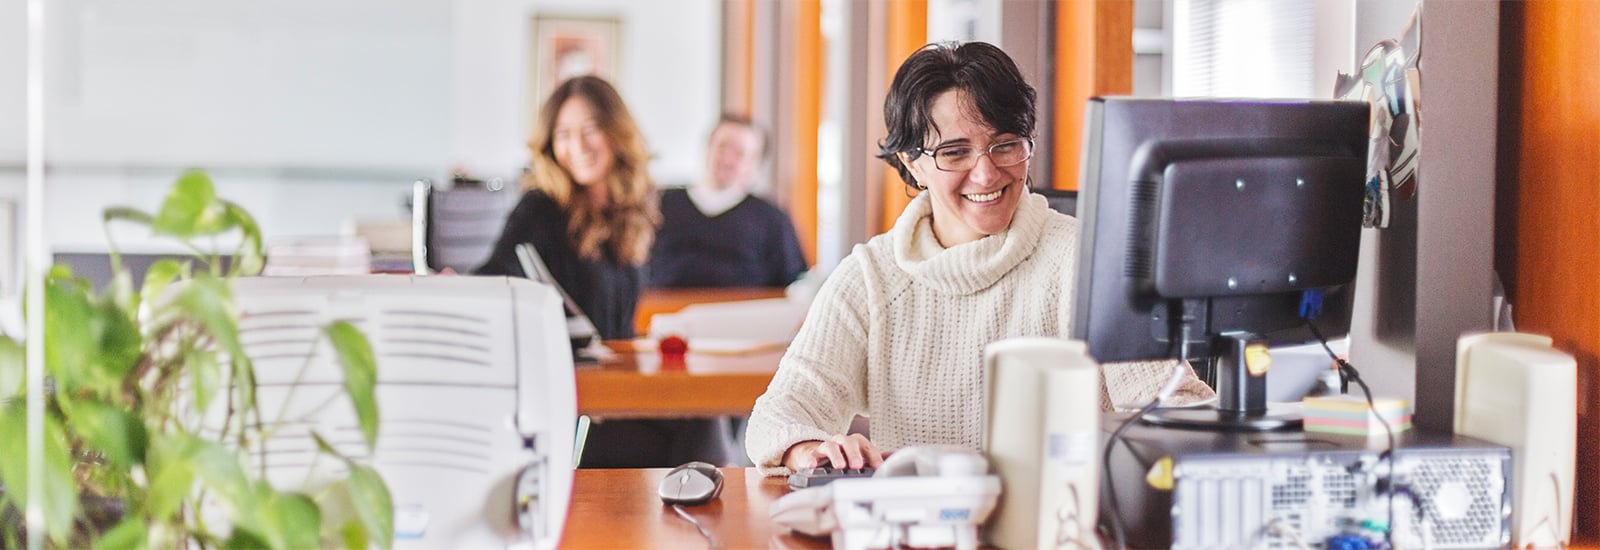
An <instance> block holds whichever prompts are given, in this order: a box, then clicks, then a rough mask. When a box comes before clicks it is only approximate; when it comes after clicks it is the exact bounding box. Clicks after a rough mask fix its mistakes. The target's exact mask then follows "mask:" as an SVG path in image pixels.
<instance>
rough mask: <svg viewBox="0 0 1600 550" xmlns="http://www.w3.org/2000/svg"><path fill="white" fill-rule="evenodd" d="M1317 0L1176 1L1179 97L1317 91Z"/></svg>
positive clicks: (1295, 94) (1290, 95) (1301, 94)
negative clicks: (1314, 74) (1314, 78)
mask: <svg viewBox="0 0 1600 550" xmlns="http://www.w3.org/2000/svg"><path fill="white" fill-rule="evenodd" d="M1314 8H1315V6H1314V5H1313V3H1312V0H1175V3H1174V5H1173V26H1172V33H1173V51H1172V55H1173V59H1172V61H1173V65H1172V93H1173V95H1174V96H1177V97H1208V96H1209V97H1276V98H1309V97H1313V89H1312V88H1313V86H1312V72H1311V71H1312V66H1313V61H1314V59H1313V48H1314V46H1315V28H1314V23H1315V21H1314V20H1313V12H1314Z"/></svg>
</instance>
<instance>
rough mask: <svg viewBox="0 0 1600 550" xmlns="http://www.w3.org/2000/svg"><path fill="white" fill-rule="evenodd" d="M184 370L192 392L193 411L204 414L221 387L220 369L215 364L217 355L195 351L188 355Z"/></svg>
mask: <svg viewBox="0 0 1600 550" xmlns="http://www.w3.org/2000/svg"><path fill="white" fill-rule="evenodd" d="M187 359H188V360H187V361H185V362H184V364H185V366H184V369H185V370H188V371H189V384H190V387H191V388H192V389H193V390H194V406H195V410H197V411H200V412H201V414H204V412H205V411H206V409H208V408H209V407H211V398H212V397H214V396H215V395H216V394H217V388H219V387H221V385H222V367H221V366H220V365H218V364H217V354H216V353H213V352H210V351H201V350H197V351H194V352H191V353H190V354H189V355H188V358H187Z"/></svg>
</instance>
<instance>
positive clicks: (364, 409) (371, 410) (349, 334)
mask: <svg viewBox="0 0 1600 550" xmlns="http://www.w3.org/2000/svg"><path fill="white" fill-rule="evenodd" d="M323 333H324V334H326V335H327V336H328V341H329V342H330V343H332V344H333V349H334V350H335V351H337V352H338V355H339V366H340V367H343V368H344V391H345V393H347V394H349V395H350V403H351V404H353V405H355V409H356V418H357V419H358V420H360V422H361V435H362V436H363V437H365V438H366V440H367V449H369V450H370V449H373V448H374V447H376V446H377V444H378V400H377V397H376V396H375V395H374V392H373V386H374V385H376V384H377V381H378V367H377V363H376V361H375V360H374V359H373V355H372V344H371V343H369V342H368V341H367V335H365V334H362V333H361V329H358V328H356V327H355V325H352V324H350V322H349V321H334V322H332V323H330V324H328V326H327V327H326V328H324V329H323Z"/></svg>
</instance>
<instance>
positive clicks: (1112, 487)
mask: <svg viewBox="0 0 1600 550" xmlns="http://www.w3.org/2000/svg"><path fill="white" fill-rule="evenodd" d="M1159 406H1161V397H1160V396H1157V397H1156V398H1155V399H1151V400H1150V404H1148V405H1145V406H1144V408H1141V409H1139V412H1136V413H1134V414H1133V416H1129V417H1128V418H1127V419H1126V420H1123V421H1122V424H1120V425H1118V426H1117V429H1116V430H1114V431H1112V432H1111V437H1110V438H1108V439H1107V440H1106V449H1105V453H1104V454H1103V455H1102V456H1101V457H1100V460H1101V462H1102V466H1101V469H1100V471H1101V472H1102V475H1104V476H1105V488H1106V493H1107V494H1106V499H1107V501H1108V502H1109V503H1110V508H1109V509H1108V510H1107V513H1106V516H1107V519H1108V520H1109V521H1110V523H1111V533H1112V536H1113V538H1114V539H1115V540H1116V543H1117V545H1116V546H1114V547H1113V548H1117V549H1119V550H1120V549H1123V548H1127V547H1128V539H1127V535H1126V534H1124V533H1123V530H1122V510H1121V509H1120V508H1118V507H1117V483H1116V480H1114V479H1112V476H1111V451H1112V450H1113V449H1116V447H1117V442H1118V441H1121V440H1122V433H1123V432H1126V431H1128V427H1129V426H1132V425H1133V423H1134V422H1138V421H1139V418H1140V417H1142V416H1144V415H1146V414H1148V413H1149V412H1150V411H1153V410H1156V407H1159ZM1129 450H1130V451H1131V450H1132V447H1129Z"/></svg>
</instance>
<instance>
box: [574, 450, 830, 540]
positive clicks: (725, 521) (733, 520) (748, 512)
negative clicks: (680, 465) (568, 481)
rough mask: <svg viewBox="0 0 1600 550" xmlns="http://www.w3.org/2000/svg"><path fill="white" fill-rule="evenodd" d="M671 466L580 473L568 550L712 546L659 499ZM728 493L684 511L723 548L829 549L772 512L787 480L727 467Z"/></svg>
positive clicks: (725, 485)
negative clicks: (774, 517)
mask: <svg viewBox="0 0 1600 550" xmlns="http://www.w3.org/2000/svg"><path fill="white" fill-rule="evenodd" d="M667 472H668V470H667V469H649V470H578V471H577V473H576V475H575V477H574V479H573V482H572V507H571V508H570V509H569V510H568V511H567V526H566V529H565V530H564V531H563V532H562V538H561V547H562V548H637V549H649V548H670V549H674V550H680V549H687V548H707V547H708V546H707V544H706V540H705V538H703V537H701V535H700V532H699V531H697V530H695V528H694V526H693V525H690V524H689V522H688V521H686V520H684V519H683V518H681V517H678V514H677V513H676V512H673V510H672V507H670V506H665V505H662V504H661V499H660V498H659V497H657V496H656V488H657V487H658V486H660V484H661V478H662V477H664V476H666V474H667ZM722 473H723V476H724V480H723V486H722V496H721V497H718V498H717V500H714V501H711V502H710V503H708V504H705V505H701V506H685V507H684V511H685V512H688V513H689V515H691V516H694V518H695V519H696V520H697V521H699V522H700V524H701V525H704V526H705V527H706V530H708V531H710V532H711V533H712V534H713V535H716V537H717V541H718V542H720V543H721V548H728V549H735V548H828V540H827V539H813V538H807V537H803V536H797V535H793V534H788V533H786V532H785V531H786V530H785V529H783V528H781V527H778V526H776V525H773V523H772V520H771V519H769V518H768V516H767V509H768V507H769V506H771V505H772V501H774V500H777V499H778V497H781V496H783V495H784V494H786V493H787V492H788V487H787V486H785V485H784V480H783V478H779V477H772V478H768V477H764V476H762V475H761V474H760V473H758V472H756V470H755V469H754V468H751V469H744V468H723V469H722Z"/></svg>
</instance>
